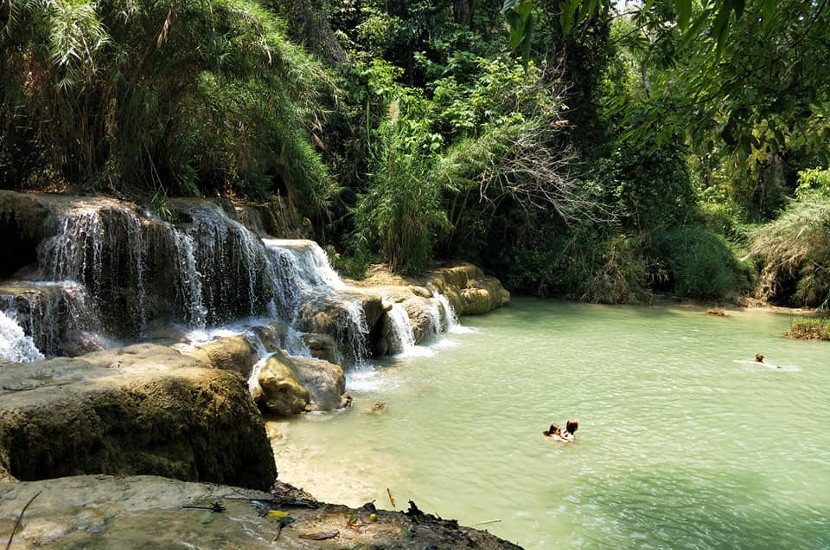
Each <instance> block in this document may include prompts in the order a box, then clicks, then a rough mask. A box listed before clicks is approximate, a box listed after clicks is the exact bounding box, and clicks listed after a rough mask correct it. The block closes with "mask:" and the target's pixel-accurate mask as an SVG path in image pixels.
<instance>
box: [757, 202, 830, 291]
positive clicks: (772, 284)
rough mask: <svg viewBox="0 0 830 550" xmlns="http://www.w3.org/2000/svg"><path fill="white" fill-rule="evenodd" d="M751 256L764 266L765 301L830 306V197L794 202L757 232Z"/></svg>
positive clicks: (761, 278) (762, 279)
mask: <svg viewBox="0 0 830 550" xmlns="http://www.w3.org/2000/svg"><path fill="white" fill-rule="evenodd" d="M750 238H751V240H750V254H752V255H754V256H755V257H756V258H757V259H758V261H759V262H760V263H761V266H762V269H761V277H760V288H759V293H760V296H761V297H762V298H765V299H767V300H770V301H774V302H781V303H787V304H791V305H804V306H813V307H827V305H828V301H830V198H821V197H814V198H813V199H811V200H808V201H805V202H793V203H792V204H790V206H789V207H788V208H787V210H786V212H785V213H784V214H783V215H782V216H781V217H780V218H779V219H777V220H775V221H773V222H771V223H768V224H766V225H763V226H761V227H759V228H758V229H756V230H755V231H754V232H753V233H752V235H751V237H750Z"/></svg>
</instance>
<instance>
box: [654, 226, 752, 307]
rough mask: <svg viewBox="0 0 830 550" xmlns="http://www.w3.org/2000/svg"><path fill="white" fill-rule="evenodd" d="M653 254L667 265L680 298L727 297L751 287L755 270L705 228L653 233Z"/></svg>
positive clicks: (670, 282) (670, 283)
mask: <svg viewBox="0 0 830 550" xmlns="http://www.w3.org/2000/svg"><path fill="white" fill-rule="evenodd" d="M650 241H651V242H650V250H649V254H650V255H651V256H652V257H653V258H654V259H655V260H656V261H657V263H658V264H659V265H664V266H665V267H666V270H667V275H668V279H667V280H666V281H665V283H664V284H663V286H664V287H665V288H667V289H670V290H671V291H672V292H673V293H674V294H676V295H677V296H683V297H694V298H705V299H713V298H724V297H727V296H730V295H735V294H737V293H740V292H743V291H746V290H748V289H749V288H751V283H752V280H753V271H752V269H751V266H749V265H748V264H746V263H745V262H741V261H739V260H738V259H737V258H736V255H735V253H734V251H733V250H732V248H731V247H730V245H729V244H728V243H727V242H726V241H725V240H724V239H723V237H721V236H720V235H718V234H716V233H715V232H713V231H712V230H711V229H708V228H707V227H705V226H702V225H691V226H683V227H679V228H674V229H670V230H668V231H665V232H662V233H659V234H658V233H657V232H655V233H652V235H651V238H650Z"/></svg>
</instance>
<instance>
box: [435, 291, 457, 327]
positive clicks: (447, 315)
mask: <svg viewBox="0 0 830 550" xmlns="http://www.w3.org/2000/svg"><path fill="white" fill-rule="evenodd" d="M432 297H433V298H435V299H436V300H438V303H439V304H440V306H441V311H442V313H443V315H444V330H445V331H447V332H449V331H451V330H452V329H454V328H455V327H456V326H458V315H456V314H455V309H453V307H452V304H450V301H449V300H448V299H447V297H446V296H444V295H443V294H441V293H440V292H435V293H433V295H432Z"/></svg>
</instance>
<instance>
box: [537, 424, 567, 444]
mask: <svg viewBox="0 0 830 550" xmlns="http://www.w3.org/2000/svg"><path fill="white" fill-rule="evenodd" d="M542 435H544V436H545V437H547V438H548V439H553V440H554V441H564V440H563V439H562V430H561V429H560V428H559V424H551V425H550V428H548V429H547V430H545V431H544V432H542Z"/></svg>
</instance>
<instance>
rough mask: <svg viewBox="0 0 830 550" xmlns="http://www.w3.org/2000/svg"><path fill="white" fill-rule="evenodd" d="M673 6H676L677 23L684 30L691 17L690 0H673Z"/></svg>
mask: <svg viewBox="0 0 830 550" xmlns="http://www.w3.org/2000/svg"><path fill="white" fill-rule="evenodd" d="M674 6H675V8H677V25H678V26H679V27H680V29H681V30H684V31H685V30H686V28H687V27H688V26H689V20H690V19H691V17H692V0H674Z"/></svg>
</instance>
